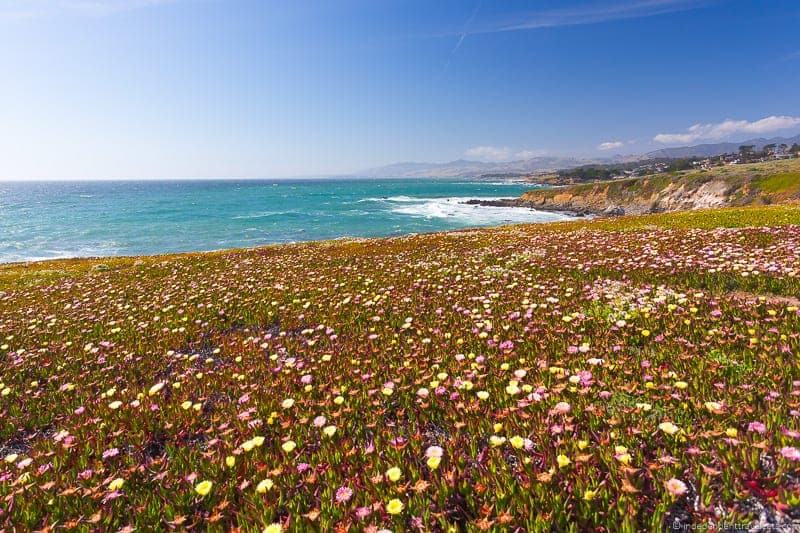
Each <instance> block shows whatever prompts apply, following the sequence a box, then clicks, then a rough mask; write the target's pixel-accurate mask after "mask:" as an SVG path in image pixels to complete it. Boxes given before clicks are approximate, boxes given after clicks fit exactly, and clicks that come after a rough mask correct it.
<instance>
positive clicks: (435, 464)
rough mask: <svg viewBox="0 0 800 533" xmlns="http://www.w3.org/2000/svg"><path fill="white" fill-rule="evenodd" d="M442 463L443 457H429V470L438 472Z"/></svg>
mask: <svg viewBox="0 0 800 533" xmlns="http://www.w3.org/2000/svg"><path fill="white" fill-rule="evenodd" d="M441 462H442V458H441V457H428V468H430V469H431V470H436V469H437V468H439V464H440V463H441Z"/></svg>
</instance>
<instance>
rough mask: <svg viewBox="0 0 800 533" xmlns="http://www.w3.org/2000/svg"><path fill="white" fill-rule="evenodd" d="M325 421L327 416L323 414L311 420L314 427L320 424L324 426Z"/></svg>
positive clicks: (319, 426)
mask: <svg viewBox="0 0 800 533" xmlns="http://www.w3.org/2000/svg"><path fill="white" fill-rule="evenodd" d="M327 421H328V419H327V418H325V417H324V416H322V415H319V416H318V417H316V418H315V419H314V422H313V423H314V426H315V427H318V428H321V427H322V426H324V425H325V423H326V422H327Z"/></svg>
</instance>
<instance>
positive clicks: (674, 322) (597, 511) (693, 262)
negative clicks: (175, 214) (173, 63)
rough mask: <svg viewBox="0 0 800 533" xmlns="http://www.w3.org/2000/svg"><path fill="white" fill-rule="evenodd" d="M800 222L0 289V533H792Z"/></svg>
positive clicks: (776, 220)
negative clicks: (0, 530) (675, 530)
mask: <svg viewBox="0 0 800 533" xmlns="http://www.w3.org/2000/svg"><path fill="white" fill-rule="evenodd" d="M798 295H800V209H799V208H792V207H771V208H757V209H749V208H748V209H732V210H720V211H709V212H694V213H685V214H675V215H657V216H648V217H640V218H626V219H619V220H609V221H589V222H577V223H572V222H571V223H561V224H552V225H540V226H535V225H520V226H509V227H503V228H495V229H487V230H479V231H462V232H454V233H445V234H434V235H418V236H409V237H404V238H396V239H388V240H364V241H343V242H326V243H309V244H297V245H287V246H271V247H265V248H260V249H254V250H243V251H231V252H220V253H211V254H189V255H177V256H165V257H146V258H120V259H104V260H71V261H58V262H48V263H37V264H34V265H31V266H24V265H12V266H5V267H2V268H0V364H1V366H0V527H2V525H3V524H4V525H5V527H6V529H7V530H29V529H46V528H51V529H62V528H63V529H81V530H124V531H132V530H134V529H137V530H141V531H149V530H154V529H177V530H183V529H199V530H211V531H217V530H220V531H223V530H224V531H227V530H231V529H235V528H240V529H241V530H244V531H268V532H278V531H282V530H284V531H313V530H320V531H346V530H353V531H362V530H365V531H378V530H392V531H413V530H424V531H477V530H496V531H505V530H508V531H515V530H516V531H544V530H556V531H584V530H588V529H594V530H599V531H637V530H659V529H664V528H667V527H687V526H690V525H692V524H695V525H697V524H715V525H716V526H717V527H719V528H721V529H722V528H724V527H731V528H733V527H742V526H745V525H746V526H747V527H750V528H753V529H756V528H758V527H762V528H763V527H768V526H769V527H776V526H790V525H791V524H793V523H794V520H796V519H800V365H799V364H798V356H800V311H799V310H798V307H799V306H800V300H798Z"/></svg>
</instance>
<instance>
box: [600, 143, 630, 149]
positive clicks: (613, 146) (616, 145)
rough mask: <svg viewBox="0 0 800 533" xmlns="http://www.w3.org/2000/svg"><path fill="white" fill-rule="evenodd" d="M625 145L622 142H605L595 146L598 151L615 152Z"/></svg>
mask: <svg viewBox="0 0 800 533" xmlns="http://www.w3.org/2000/svg"><path fill="white" fill-rule="evenodd" d="M623 146H625V143H624V142H622V141H606V142H603V143H600V144H598V145H597V149H598V150H616V149H617V148H622V147H623Z"/></svg>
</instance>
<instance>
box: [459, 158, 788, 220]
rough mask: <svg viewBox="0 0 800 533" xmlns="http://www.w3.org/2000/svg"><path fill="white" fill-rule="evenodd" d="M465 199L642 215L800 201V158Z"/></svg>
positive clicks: (500, 204) (588, 212) (581, 212)
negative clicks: (500, 196)
mask: <svg viewBox="0 0 800 533" xmlns="http://www.w3.org/2000/svg"><path fill="white" fill-rule="evenodd" d="M466 203H468V204H471V205H483V206H491V207H526V208H530V209H537V210H540V211H556V212H561V213H567V214H571V215H574V216H588V215H592V216H620V215H643V214H648V213H668V212H672V211H688V210H693V209H708V208H717V207H728V206H746V205H768V204H777V203H789V204H793V203H800V161H798V160H791V161H785V162H778V163H763V164H753V165H740V166H736V167H721V168H719V169H714V170H711V171H704V170H703V171H689V172H684V173H677V174H657V175H652V176H645V177H642V178H632V179H617V180H609V181H600V182H593V183H586V184H580V185H572V186H566V187H546V188H537V189H532V190H530V191H527V192H525V193H524V194H523V195H522V196H521V197H520V198H504V199H499V200H469V201H467V202H466Z"/></svg>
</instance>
